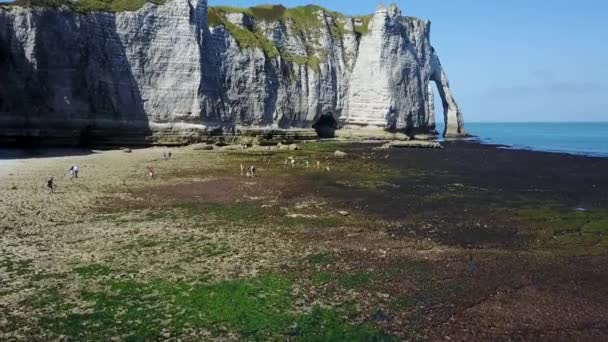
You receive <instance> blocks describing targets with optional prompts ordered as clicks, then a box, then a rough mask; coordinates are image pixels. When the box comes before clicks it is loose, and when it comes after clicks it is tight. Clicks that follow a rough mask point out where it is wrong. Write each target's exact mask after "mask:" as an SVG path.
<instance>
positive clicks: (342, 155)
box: [334, 151, 347, 158]
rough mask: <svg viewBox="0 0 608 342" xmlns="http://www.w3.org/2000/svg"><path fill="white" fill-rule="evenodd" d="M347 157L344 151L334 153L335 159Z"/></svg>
mask: <svg viewBox="0 0 608 342" xmlns="http://www.w3.org/2000/svg"><path fill="white" fill-rule="evenodd" d="M346 156H347V154H346V152H342V151H336V152H334V157H336V158H344V157H346Z"/></svg>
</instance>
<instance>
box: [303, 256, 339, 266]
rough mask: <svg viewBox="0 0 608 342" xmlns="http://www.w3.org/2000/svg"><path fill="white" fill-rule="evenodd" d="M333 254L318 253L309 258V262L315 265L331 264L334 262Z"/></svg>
mask: <svg viewBox="0 0 608 342" xmlns="http://www.w3.org/2000/svg"><path fill="white" fill-rule="evenodd" d="M332 259H333V258H332V256H331V254H328V253H317V254H312V255H309V256H308V261H309V262H310V263H313V264H318V265H319V264H329V263H330V262H331V261H332Z"/></svg>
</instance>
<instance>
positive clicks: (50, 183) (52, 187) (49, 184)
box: [46, 176, 55, 194]
mask: <svg viewBox="0 0 608 342" xmlns="http://www.w3.org/2000/svg"><path fill="white" fill-rule="evenodd" d="M46 186H47V187H48V188H49V194H52V193H55V184H54V183H53V177H52V176H51V178H49V180H48V181H47V182H46Z"/></svg>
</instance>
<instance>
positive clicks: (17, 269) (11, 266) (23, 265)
mask: <svg viewBox="0 0 608 342" xmlns="http://www.w3.org/2000/svg"><path fill="white" fill-rule="evenodd" d="M0 269H4V272H6V273H8V274H12V275H17V276H23V275H27V274H30V273H31V272H32V260H27V259H24V260H13V259H10V258H6V259H4V260H1V261H0Z"/></svg>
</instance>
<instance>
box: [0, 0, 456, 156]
mask: <svg viewBox="0 0 608 342" xmlns="http://www.w3.org/2000/svg"><path fill="white" fill-rule="evenodd" d="M316 14H317V16H318V20H319V25H318V28H316V29H315V31H313V32H308V33H306V34H304V35H302V34H301V32H299V31H297V29H296V28H295V27H294V23H293V22H292V21H291V20H282V21H278V20H276V21H264V20H255V19H254V18H250V17H248V16H247V15H244V14H242V13H228V14H227V17H226V19H227V20H228V21H229V22H231V23H232V24H234V25H236V26H238V27H240V28H242V29H249V30H258V31H259V32H262V33H263V34H264V36H265V37H266V38H267V39H268V40H269V41H270V42H272V43H273V44H274V45H275V46H276V47H277V49H278V51H280V54H277V55H276V56H268V55H267V54H266V53H265V52H264V51H263V50H262V49H261V48H257V47H255V48H246V49H244V48H242V47H240V46H239V44H238V42H237V40H235V39H234V38H233V37H232V35H231V34H230V33H229V32H228V31H227V30H226V29H225V28H224V27H222V26H221V25H219V26H216V27H212V28H209V25H208V20H207V15H208V12H207V1H206V0H167V1H166V3H165V4H164V5H154V4H150V3H148V4H146V5H145V6H144V7H143V8H141V9H139V10H137V11H133V12H123V13H116V14H111V13H99V12H94V13H88V14H79V13H75V12H71V11H69V10H67V9H65V8H64V9H43V8H34V9H27V8H20V7H15V6H11V7H2V8H0V137H2V139H4V140H7V139H8V140H11V139H13V140H14V139H17V140H18V139H19V138H22V137H32V136H40V137H53V138H61V139H65V140H66V141H67V140H70V139H72V140H73V139H80V140H86V139H89V138H94V139H96V140H100V139H101V140H104V139H105V142H106V143H108V144H112V143H118V142H122V143H123V144H126V143H150V142H154V141H161V142H162V140H169V141H179V142H180V143H181V142H184V141H195V140H197V139H200V138H201V137H202V136H204V135H206V134H208V133H210V132H212V131H215V130H217V129H222V130H224V131H229V132H230V131H232V130H234V129H235V127H239V128H242V129H245V128H248V129H251V128H253V129H295V128H310V127H311V126H312V125H313V124H314V123H315V122H316V121H317V120H319V118H320V117H321V116H323V115H327V116H330V117H333V118H334V119H336V120H337V121H339V122H340V123H341V124H342V125H345V126H372V127H381V128H388V129H390V130H400V131H406V132H414V133H429V132H434V129H435V118H434V113H433V109H432V91H429V89H430V88H429V86H430V81H434V82H435V83H437V85H438V89H439V93H440V95H441V97H442V103H443V104H444V109H445V110H444V112H445V114H444V116H445V120H446V122H447V124H446V131H445V132H444V134H445V135H446V136H450V137H454V136H462V135H464V134H466V133H465V131H464V125H463V121H462V115H461V113H460V110H459V108H458V106H457V104H456V102H455V101H454V98H453V95H452V92H451V89H450V87H449V83H448V80H447V76H446V74H445V72H444V70H443V68H442V67H441V64H440V62H439V58H438V56H437V54H436V53H435V50H434V49H433V47H432V46H431V44H430V23H429V22H428V21H423V20H420V19H416V18H411V17H403V16H401V12H400V10H399V9H398V8H397V7H396V6H391V7H389V8H384V7H379V8H378V10H377V11H376V13H375V15H374V17H373V19H372V20H371V23H370V28H369V33H368V34H367V35H364V36H362V37H361V36H360V35H359V34H357V33H356V32H355V28H356V27H357V25H359V26H360V25H362V24H363V21H361V20H360V19H354V18H348V17H342V16H339V17H336V16H334V15H330V14H329V13H325V12H324V11H323V10H319V11H318V12H317V13H316ZM338 25H339V27H341V28H342V29H341V30H340V31H341V32H340V34H339V35H336V32H335V31H336V27H338ZM332 30H333V31H332ZM302 61H306V62H305V63H303V62H302Z"/></svg>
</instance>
